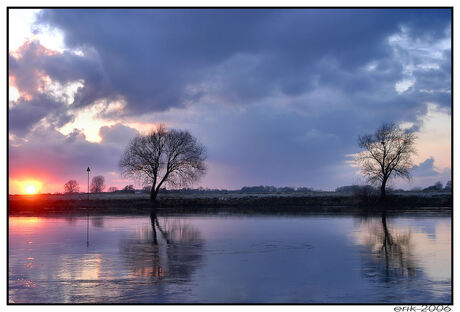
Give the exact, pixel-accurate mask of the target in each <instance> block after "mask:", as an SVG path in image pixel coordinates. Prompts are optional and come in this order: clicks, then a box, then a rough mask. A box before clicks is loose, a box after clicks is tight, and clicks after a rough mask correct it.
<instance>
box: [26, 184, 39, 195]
mask: <svg viewBox="0 0 460 312" xmlns="http://www.w3.org/2000/svg"><path fill="white" fill-rule="evenodd" d="M26 193H27V194H35V193H37V189H36V188H35V186H33V185H28V186H27V187H26Z"/></svg>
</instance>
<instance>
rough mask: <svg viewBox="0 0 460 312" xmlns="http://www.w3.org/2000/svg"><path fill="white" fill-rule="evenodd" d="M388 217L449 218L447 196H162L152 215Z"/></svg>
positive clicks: (27, 202) (96, 208) (89, 209)
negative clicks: (385, 214)
mask: <svg viewBox="0 0 460 312" xmlns="http://www.w3.org/2000/svg"><path fill="white" fill-rule="evenodd" d="M152 206H153V205H152V203H151V202H150V201H149V200H148V199H146V198H110V197H105V198H101V199H90V200H88V199H87V198H86V199H85V197H80V198H78V197H77V198H72V199H65V198H62V197H55V196H40V195H37V196H13V197H10V198H9V200H8V213H9V215H10V216H32V215H34V216H41V215H61V214H62V215H81V214H87V213H91V214H96V215H110V214H117V215H136V214H147V213H150V212H151V210H152ZM382 210H385V211H387V212H388V213H433V214H451V213H452V196H449V195H444V196H436V197H420V196H390V197H388V199H387V201H386V202H385V203H381V202H379V201H378V199H377V198H373V197H371V198H369V197H367V198H359V197H353V196H244V197H214V198H203V197H199V198H193V197H162V198H160V200H159V202H158V204H157V206H156V211H157V212H158V213H220V212H229V213H283V212H286V213H317V214H321V213H326V214H372V213H376V212H378V213H380V212H381V211H382Z"/></svg>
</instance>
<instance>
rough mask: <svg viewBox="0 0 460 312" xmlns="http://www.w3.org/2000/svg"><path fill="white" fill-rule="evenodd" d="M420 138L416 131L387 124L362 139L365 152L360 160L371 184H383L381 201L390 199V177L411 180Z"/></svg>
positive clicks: (358, 157)
mask: <svg viewBox="0 0 460 312" xmlns="http://www.w3.org/2000/svg"><path fill="white" fill-rule="evenodd" d="M416 139H417V138H416V136H415V134H414V133H413V132H412V131H405V130H402V129H400V128H399V127H398V126H396V125H395V124H385V123H384V124H383V125H382V126H380V127H379V128H378V129H377V130H376V131H375V133H374V134H366V135H363V136H361V137H359V147H360V148H363V149H364V151H363V152H361V153H359V154H358V156H357V157H356V161H357V163H358V164H359V165H360V167H361V172H362V173H363V174H364V175H365V176H366V177H367V179H368V180H369V182H371V183H373V184H379V185H380V198H381V199H384V198H385V196H386V192H385V189H386V184H387V182H388V180H389V179H390V178H393V177H402V178H406V179H410V169H411V168H412V167H413V163H412V156H413V155H414V154H415V153H416V151H415V147H414V145H415V141H416Z"/></svg>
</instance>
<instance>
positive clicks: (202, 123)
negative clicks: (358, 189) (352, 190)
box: [8, 9, 452, 194]
mask: <svg viewBox="0 0 460 312" xmlns="http://www.w3.org/2000/svg"><path fill="white" fill-rule="evenodd" d="M8 44H9V56H8V66H9V72H8V74H9V103H8V105H9V111H8V117H9V129H8V130H9V192H10V193H11V194H16V193H17V194H19V193H24V192H25V189H26V187H27V186H30V185H34V186H35V187H36V189H37V190H38V191H39V192H49V193H54V192H63V191H64V187H63V185H64V183H66V182H67V181H68V180H70V179H74V180H77V181H78V182H79V184H80V189H81V190H82V191H85V190H86V185H87V173H86V168H87V167H88V166H90V167H91V176H95V175H103V176H104V177H105V180H106V185H107V187H110V186H115V187H118V188H122V187H124V186H125V185H127V184H135V185H136V187H139V188H140V187H141V185H139V183H137V182H136V181H131V180H127V179H123V178H122V177H121V175H120V170H119V167H118V162H119V160H120V156H121V153H122V152H123V150H124V149H125V147H126V145H127V144H128V142H129V141H130V139H131V138H133V137H135V136H136V135H138V134H144V133H147V132H148V131H149V130H151V129H154V128H155V127H156V126H157V125H158V124H160V123H163V124H165V125H166V126H167V127H169V128H177V129H185V130H188V131H190V132H191V133H192V135H194V136H195V137H197V138H198V140H199V141H200V142H201V143H202V144H204V145H205V146H206V148H207V155H208V157H207V161H206V163H207V166H208V172H207V174H206V175H205V176H204V177H203V178H202V179H201V180H200V181H199V182H197V183H195V184H194V185H193V187H199V186H202V187H209V188H226V189H239V188H241V187H242V186H250V185H274V186H293V187H299V186H306V187H312V188H315V189H322V190H334V189H335V188H336V187H339V186H343V185H350V184H364V183H366V180H365V178H364V177H363V176H362V175H361V174H360V172H359V168H357V167H356V166H355V165H354V164H353V162H352V159H353V155H355V154H356V153H359V152H360V149H359V147H358V144H357V141H358V137H359V136H360V135H363V134H366V133H372V132H373V131H375V129H376V128H377V127H378V126H379V125H381V124H382V123H383V122H394V123H396V124H398V125H400V126H401V127H402V128H406V129H412V130H414V131H415V132H416V135H417V137H418V140H417V145H416V149H417V155H416V156H415V157H414V167H413V169H412V175H413V179H412V180H411V181H409V182H408V181H403V180H395V181H393V182H392V184H391V185H392V186H393V187H402V188H405V189H412V188H415V187H426V186H429V185H431V184H434V183H435V182H437V181H441V182H442V183H443V184H445V183H446V182H447V181H448V180H450V179H451V118H452V116H451V112H452V111H451V108H452V107H451V103H452V94H451V79H452V78H451V76H452V72H451V66H452V63H451V45H452V43H451V11H450V10H449V9H411V10H409V9H373V10H369V9H345V10H343V9H246V10H244V9H214V10H212V9H193V10H186V9H139V10H138V9H129V10H126V9H118V10H115V9H106V10H102V9H89V10H83V9H55V10H48V9H47V10H29V9H10V10H9V42H8Z"/></svg>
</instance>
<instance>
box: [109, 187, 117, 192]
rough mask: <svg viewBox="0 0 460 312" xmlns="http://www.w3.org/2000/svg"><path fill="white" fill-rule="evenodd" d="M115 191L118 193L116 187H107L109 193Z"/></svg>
mask: <svg viewBox="0 0 460 312" xmlns="http://www.w3.org/2000/svg"><path fill="white" fill-rule="evenodd" d="M116 191H118V187H116V186H111V187H109V192H111V193H113V192H116Z"/></svg>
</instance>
